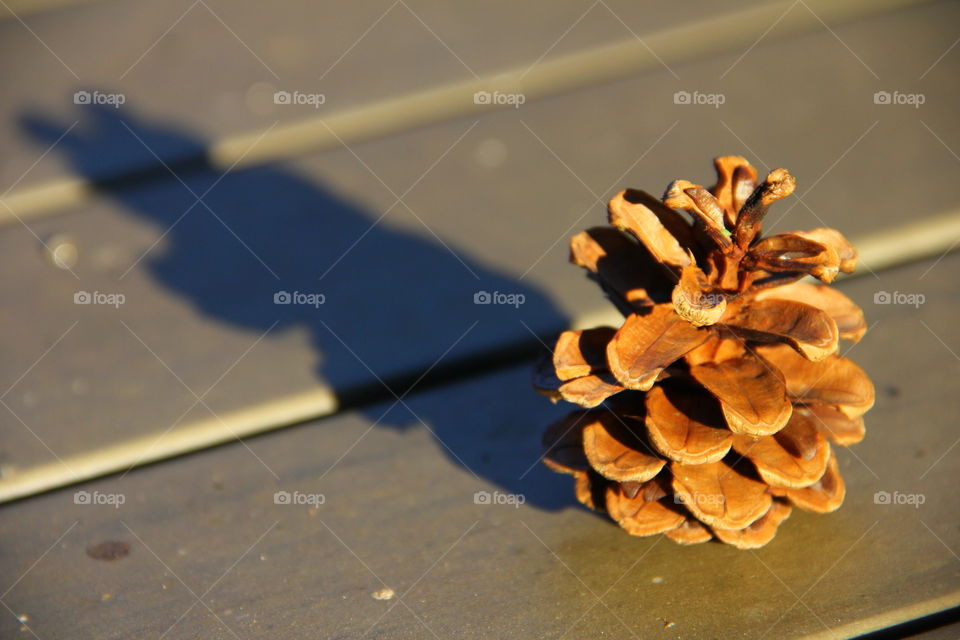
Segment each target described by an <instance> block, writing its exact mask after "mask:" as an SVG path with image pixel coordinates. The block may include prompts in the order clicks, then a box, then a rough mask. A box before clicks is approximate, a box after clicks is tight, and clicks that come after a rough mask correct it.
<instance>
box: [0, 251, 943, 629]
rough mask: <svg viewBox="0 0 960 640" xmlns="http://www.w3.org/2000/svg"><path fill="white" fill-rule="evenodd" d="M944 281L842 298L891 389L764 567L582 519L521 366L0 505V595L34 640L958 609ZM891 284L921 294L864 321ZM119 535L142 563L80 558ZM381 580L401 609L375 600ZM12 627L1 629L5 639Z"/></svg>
mask: <svg viewBox="0 0 960 640" xmlns="http://www.w3.org/2000/svg"><path fill="white" fill-rule="evenodd" d="M933 264H934V262H933V261H932V260H931V261H928V262H925V263H922V264H917V265H913V266H910V267H905V268H901V269H897V270H894V271H890V272H884V273H882V274H880V279H879V280H874V279H873V278H861V279H858V280H850V281H847V282H844V283H842V284H841V288H842V289H844V291H845V292H847V293H848V294H849V295H851V297H852V298H853V299H854V300H855V301H857V302H858V303H861V304H863V305H864V307H865V311H866V312H867V316H868V318H869V320H870V321H871V322H872V323H873V325H872V328H871V331H870V332H869V333H868V334H867V336H866V337H865V338H864V339H863V341H862V342H861V343H859V344H858V345H856V346H855V347H853V348H852V349H851V350H849V352H848V355H849V356H850V357H851V358H854V359H856V360H857V362H858V363H860V364H861V365H862V366H863V367H864V368H865V369H866V370H867V371H868V372H869V373H870V375H871V376H872V377H873V378H874V381H875V382H876V384H877V388H878V400H877V405H876V407H875V408H874V409H873V410H872V411H871V412H870V413H869V414H867V433H868V435H867V438H866V440H865V441H864V442H862V443H861V444H859V445H857V446H855V447H853V448H851V449H849V450H843V451H840V452H839V453H838V456H839V458H840V466H841V470H842V473H843V475H844V477H845V478H846V481H847V488H848V491H847V499H846V504H845V505H844V506H843V508H842V509H840V510H839V511H838V512H836V513H834V514H830V515H813V514H807V513H802V512H795V513H794V515H793V516H792V517H791V518H790V520H788V521H787V522H786V523H785V525H784V526H783V527H782V529H781V531H780V533H779V534H778V536H777V538H776V539H775V540H774V541H773V542H772V543H771V544H770V545H769V546H767V547H765V548H763V549H761V550H758V551H756V552H743V551H737V550H735V549H733V548H730V547H726V546H723V545H719V544H706V545H701V546H697V547H691V548H681V547H678V546H676V545H674V544H672V543H671V542H670V541H668V540H659V539H656V538H653V539H639V538H632V537H630V536H627V535H626V534H624V533H623V532H621V531H620V530H619V529H618V528H617V527H616V526H615V525H613V524H611V523H608V522H606V521H605V520H604V519H602V518H600V517H597V516H595V515H592V514H590V513H588V512H586V511H584V510H582V509H581V508H579V507H575V506H574V505H573V503H572V491H571V487H570V483H569V479H568V478H566V477H564V476H560V475H556V474H552V473H550V472H548V471H547V470H545V469H543V468H541V466H540V465H539V464H538V463H537V457H538V450H539V449H538V443H537V440H538V434H539V431H540V429H541V427H542V426H543V425H544V424H545V423H546V422H547V421H549V420H550V419H551V418H552V417H555V416H557V415H559V414H561V413H562V412H563V409H561V408H559V407H554V406H551V405H550V404H549V402H547V401H546V400H545V399H543V398H541V397H539V396H538V395H536V394H534V393H533V392H532V391H531V390H530V389H529V388H528V378H527V376H528V372H527V368H526V367H517V368H513V369H508V370H504V371H502V372H500V373H496V374H492V375H487V376H484V377H478V378H476V379H474V380H472V381H470V382H466V383H460V384H457V385H451V386H446V387H443V388H439V389H436V390H433V391H430V392H427V393H422V394H420V393H415V394H413V395H411V396H410V397H408V398H407V399H405V403H406V405H407V406H408V407H409V408H407V407H404V406H403V405H400V406H396V407H394V408H393V409H392V410H391V409H390V404H391V403H386V404H380V405H376V406H371V407H369V408H368V409H367V410H365V411H363V412H362V413H361V412H349V413H345V414H342V415H340V416H337V417H335V418H331V419H328V420H322V421H318V422H315V423H311V424H307V425H304V426H302V427H297V428H293V429H288V430H284V431H282V432H278V433H274V434H270V435H265V436H263V437H260V438H255V439H252V440H249V441H248V442H247V443H246V444H247V447H249V449H248V448H246V447H244V446H242V445H239V444H235V445H230V446H225V447H221V448H218V449H216V450H212V451H207V452H202V453H198V454H196V455H193V456H187V457H183V458H180V459H177V460H172V461H168V462H166V463H164V464H161V465H155V466H151V467H147V468H143V469H139V470H135V471H133V472H131V473H130V474H128V475H127V476H126V477H123V478H116V477H115V478H108V479H104V480H101V481H98V482H95V483H88V484H86V485H83V486H80V487H75V488H71V489H68V490H63V491H57V492H53V493H49V494H46V495H42V496H37V497H34V498H32V499H29V500H26V501H20V502H16V503H11V504H8V505H5V506H4V507H2V508H0V510H2V513H0V536H2V538H3V540H4V544H3V545H2V546H0V573H2V574H3V575H4V576H6V579H5V585H6V586H4V587H3V589H4V590H6V593H5V594H4V595H3V597H2V600H3V602H4V603H5V604H6V605H7V606H8V607H9V609H10V611H11V612H14V613H16V614H26V615H28V616H29V625H30V629H31V630H32V631H33V632H34V633H35V634H36V635H37V636H38V637H41V638H47V637H50V638H53V637H63V636H65V635H70V636H84V637H103V638H114V637H115V638H124V637H130V636H131V635H160V634H162V633H164V631H166V630H168V628H169V627H170V626H171V625H173V624H174V622H176V621H177V620H178V618H179V616H180V615H181V614H182V613H184V612H186V613H185V614H184V616H183V617H182V618H181V619H179V622H176V625H175V626H173V628H172V629H170V630H169V633H168V634H167V635H166V636H165V637H168V638H181V637H182V638H191V637H198V636H203V637H215V636H224V637H232V635H231V633H230V631H228V630H227V627H229V628H230V629H232V631H233V633H235V634H236V635H237V636H238V637H241V638H243V637H254V636H259V635H263V634H270V635H272V636H273V637H277V638H301V637H305V636H316V635H319V636H322V637H330V638H346V637H357V636H363V637H383V638H388V637H389V638H422V637H431V631H432V633H434V634H436V635H437V636H438V637H449V636H455V637H463V638H473V637H477V638H490V637H508V636H509V637H544V638H559V637H582V638H595V637H611V636H614V637H633V636H636V637H644V638H647V637H665V638H668V637H671V638H672V637H685V638H686V637H728V638H760V637H778V638H798V637H804V636H808V635H814V636H816V637H848V636H849V635H853V634H854V633H861V632H865V631H869V630H870V629H871V628H872V627H871V624H872V625H876V624H882V625H891V624H895V623H896V622H898V621H900V620H902V619H904V617H908V616H917V615H922V614H924V613H929V612H932V611H933V610H936V609H939V608H943V607H946V606H951V605H957V604H960V560H958V559H957V555H956V550H957V549H958V546H960V531H958V529H957V525H956V513H957V509H958V507H960V504H958V500H960V497H958V495H957V493H956V491H954V490H953V488H954V484H955V478H956V474H957V473H958V472H960V456H958V449H957V448H956V446H954V445H956V439H957V434H956V430H955V429H954V428H953V425H954V421H955V420H954V418H955V415H956V413H957V411H958V410H960V405H958V396H957V394H956V393H955V383H954V380H955V377H956V373H957V370H958V368H960V360H958V359H957V358H956V356H955V355H954V353H956V352H957V351H960V335H958V333H957V330H956V328H955V327H956V325H955V323H954V322H953V321H952V320H951V317H952V316H953V315H954V310H955V308H956V286H955V284H954V282H953V278H952V274H953V273H955V271H956V269H957V268H958V265H960V257H958V256H951V257H947V258H945V259H944V260H943V261H941V262H940V263H939V264H937V265H936V266H933ZM931 267H932V268H931ZM928 270H929V271H928ZM884 290H885V291H890V292H893V291H899V292H901V293H915V294H916V293H920V294H923V295H924V296H925V300H924V302H923V304H921V305H919V306H917V307H914V306H909V305H903V304H872V303H871V300H872V299H873V296H874V295H875V293H876V292H878V291H884ZM951 351H952V352H954V353H951ZM385 412H388V415H387V418H384V419H383V420H382V421H381V422H377V420H378V419H379V418H381V417H382V416H383V415H384V413H385ZM419 419H422V420H423V423H424V424H422V425H421V424H419V422H418V420H419ZM385 423H402V424H409V425H411V427H410V428H408V429H394V428H388V427H385V426H384V424H385ZM427 427H429V429H428V428H427ZM252 454H255V455H256V456H257V458H259V459H260V460H262V462H263V463H264V464H265V465H267V466H269V467H270V469H272V470H273V471H274V472H275V473H276V474H277V476H278V478H274V477H273V476H272V475H271V474H270V472H269V471H268V470H267V469H265V468H264V467H263V466H262V465H261V463H260V462H258V460H257V458H255V457H254V455H252ZM528 470H529V471H528ZM75 491H86V492H91V494H92V492H100V495H123V496H124V498H125V502H124V504H122V505H120V506H119V507H118V508H114V507H112V506H108V505H83V504H75V503H74V495H75ZM277 491H287V492H291V494H292V493H293V492H300V493H301V494H304V495H313V494H323V496H324V500H325V501H324V503H323V504H322V505H317V507H316V508H310V506H309V505H307V504H301V505H297V506H294V505H285V504H275V503H274V493H275V492H277ZM477 491H487V492H491V493H492V492H494V491H497V492H501V494H504V495H507V494H509V495H517V494H519V495H522V496H523V497H524V500H525V502H524V504H522V505H520V506H519V507H518V508H515V507H513V506H510V505H507V504H490V505H484V504H476V503H475V502H474V496H475V493H476V492H477ZM878 491H886V492H890V493H891V494H892V493H893V492H899V493H900V494H919V495H923V496H924V501H923V504H922V505H920V506H919V507H915V506H910V505H907V504H882V503H879V504H878V503H877V502H876V501H875V498H874V495H875V493H876V492H878ZM100 499H103V498H100ZM104 541H118V542H123V543H126V544H129V545H130V553H129V555H128V556H126V557H123V558H120V559H117V560H114V561H110V562H105V561H98V560H94V559H92V558H91V557H89V556H88V555H87V554H86V551H85V550H86V549H87V547H88V546H91V545H96V544H99V543H102V542H104ZM38 559H39V560H38ZM181 581H182V582H181ZM11 585H12V588H10V589H9V590H7V587H8V586H11ZM385 586H386V587H390V588H392V589H393V590H394V591H395V592H396V594H397V596H398V597H397V598H396V599H394V600H389V601H378V600H376V599H374V598H373V597H371V593H373V592H375V591H378V590H380V589H382V588H384V587H385ZM208 589H209V591H208ZM191 591H193V592H194V593H195V594H196V595H197V596H200V597H201V598H202V600H203V601H204V602H205V603H206V604H205V605H200V604H196V605H195V602H196V601H195V598H194V596H193V595H192V594H191ZM598 599H599V600H598ZM798 599H799V600H800V601H799V602H798V601H797V600H798ZM191 605H195V606H193V608H190V607H191ZM207 607H209V609H208V608H207ZM188 609H189V611H188ZM214 614H215V615H214ZM218 618H219V620H218ZM221 621H222V622H221ZM871 621H872V622H871ZM671 623H672V624H671ZM18 627H19V623H18V622H17V620H16V619H15V618H14V617H13V615H10V616H6V617H3V618H0V629H2V631H0V633H2V634H3V635H4V636H8V635H9V636H13V635H16V634H17V633H18V631H17V629H18ZM425 627H427V628H428V629H429V630H428V629H427V628H425Z"/></svg>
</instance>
